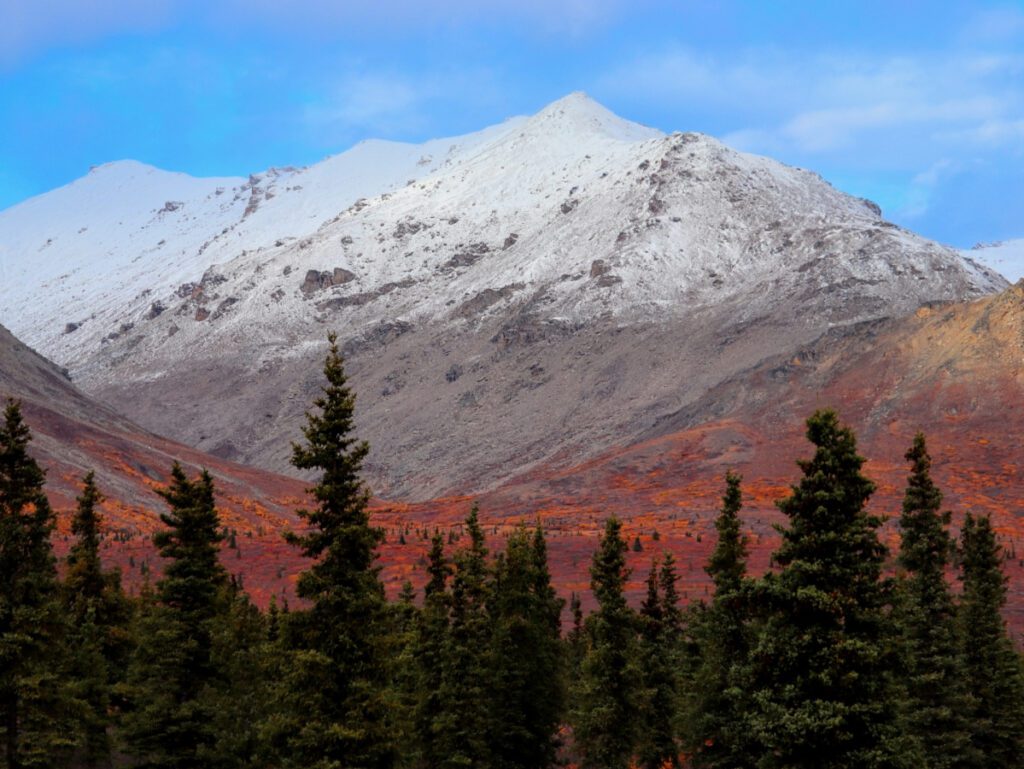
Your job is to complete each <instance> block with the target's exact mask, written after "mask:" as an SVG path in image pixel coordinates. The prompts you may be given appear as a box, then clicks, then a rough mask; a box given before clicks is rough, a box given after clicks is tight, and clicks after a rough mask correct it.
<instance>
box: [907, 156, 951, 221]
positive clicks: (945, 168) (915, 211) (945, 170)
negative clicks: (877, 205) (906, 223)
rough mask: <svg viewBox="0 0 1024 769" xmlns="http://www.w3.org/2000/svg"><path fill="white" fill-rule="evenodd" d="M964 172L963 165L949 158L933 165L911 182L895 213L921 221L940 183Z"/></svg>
mask: <svg viewBox="0 0 1024 769" xmlns="http://www.w3.org/2000/svg"><path fill="white" fill-rule="evenodd" d="M961 170H962V165H961V164H960V163H958V162H956V161H954V160H951V159H949V158H942V159H941V160H938V161H936V162H935V163H932V165H931V166H930V167H928V168H927V169H925V170H924V171H921V172H920V173H918V174H916V175H915V176H914V178H913V179H911V180H910V185H909V186H908V187H907V191H906V196H905V199H904V201H903V203H902V205H901V206H900V208H899V210H897V211H896V212H895V213H896V215H897V216H900V217H902V218H905V219H920V218H921V217H923V216H924V215H925V214H927V213H928V210H929V208H930V206H931V201H932V196H933V195H934V194H935V190H936V189H937V188H938V186H939V184H940V182H942V181H945V180H948V179H950V178H952V177H953V176H956V175H957V174H958V173H960V171H961Z"/></svg>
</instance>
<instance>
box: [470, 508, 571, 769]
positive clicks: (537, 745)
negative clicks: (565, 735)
mask: <svg viewBox="0 0 1024 769" xmlns="http://www.w3.org/2000/svg"><path fill="white" fill-rule="evenodd" d="M489 593H490V596H491V605H490V611H489V614H490V617H491V621H492V623H493V631H492V632H493V636H492V649H491V660H490V667H491V673H490V683H489V686H488V689H487V696H488V698H489V699H490V701H491V721H490V723H491V727H492V728H491V736H490V743H491V744H490V751H489V752H490V754H491V755H492V756H493V757H494V760H493V766H495V767H498V768H499V769H520V768H521V769H545V768H546V767H549V766H552V765H554V763H555V754H556V750H557V748H558V742H557V739H556V736H557V732H558V726H559V724H560V722H561V718H562V716H563V715H564V714H563V712H562V709H563V705H564V688H563V687H564V678H563V670H562V649H561V639H560V637H559V630H560V616H561V612H562V601H561V599H559V598H558V597H557V596H556V595H555V591H554V589H553V588H552V586H551V575H550V573H549V571H548V564H547V545H546V543H545V540H544V533H543V530H542V529H541V528H540V527H538V528H537V529H536V530H535V531H534V532H533V533H532V534H531V533H530V532H528V531H527V530H526V529H525V528H519V529H517V530H516V531H515V532H514V533H513V534H512V536H511V537H509V540H508V543H507V546H506V548H505V552H504V553H503V554H502V555H501V556H500V557H499V559H498V561H497V563H496V565H495V569H494V584H493V586H492V588H491V589H490V591H489Z"/></svg>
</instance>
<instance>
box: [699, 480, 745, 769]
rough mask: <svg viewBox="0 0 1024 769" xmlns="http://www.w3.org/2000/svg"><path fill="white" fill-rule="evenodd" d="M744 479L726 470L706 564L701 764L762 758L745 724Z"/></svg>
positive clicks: (735, 765) (738, 766)
mask: <svg viewBox="0 0 1024 769" xmlns="http://www.w3.org/2000/svg"><path fill="white" fill-rule="evenodd" d="M740 483H741V478H740V476H739V475H736V474H735V473H732V472H729V473H727V474H726V476H725V495H724V496H723V497H722V508H721V511H720V512H719V514H718V518H717V519H716V520H715V528H716V529H717V530H718V542H717V543H716V544H715V549H714V551H712V553H711V557H710V559H709V560H708V565H707V567H705V571H707V573H708V576H710V577H711V581H712V582H713V583H714V586H715V593H714V597H713V599H712V601H711V605H710V606H709V607H708V608H707V610H706V611H704V612H702V613H701V614H700V617H701V622H700V623H699V626H698V627H697V628H696V633H697V637H698V645H699V651H700V658H701V662H700V668H699V670H698V672H697V680H696V683H695V689H696V692H695V705H694V712H693V714H692V719H691V738H690V742H691V750H692V751H693V761H694V765H695V766H698V767H716V769H717V768H718V767H721V768H722V769H726V768H727V769H742V767H753V766H754V765H755V761H756V754H755V750H754V748H753V746H752V741H751V735H750V733H749V729H748V727H747V725H746V723H745V721H746V719H747V718H748V716H749V713H748V711H749V708H750V703H749V701H748V700H747V699H746V696H747V695H746V689H745V687H744V685H743V681H742V676H743V673H744V670H745V666H746V664H747V661H748V655H749V652H750V643H751V633H752V628H751V616H750V598H749V593H750V591H749V585H748V584H747V540H746V537H744V536H743V534H742V532H741V528H740V527H741V521H740V516H739V514H740V510H741V509H742V507H743V496H742V491H741V489H740Z"/></svg>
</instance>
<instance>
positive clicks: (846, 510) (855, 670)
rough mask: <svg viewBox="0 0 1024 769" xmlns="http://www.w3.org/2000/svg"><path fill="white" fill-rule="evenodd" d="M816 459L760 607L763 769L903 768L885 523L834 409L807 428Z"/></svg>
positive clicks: (793, 506)
mask: <svg viewBox="0 0 1024 769" xmlns="http://www.w3.org/2000/svg"><path fill="white" fill-rule="evenodd" d="M807 437H808V438H809V439H810V441H811V443H813V444H814V446H815V453H814V456H813V458H811V459H809V460H804V461H801V462H799V466H800V468H801V470H802V471H803V478H802V479H801V481H800V483H799V484H798V485H796V486H793V487H792V493H791V494H790V496H789V497H787V498H786V499H784V500H782V501H780V502H779V503H778V505H779V508H780V509H781V510H782V512H783V513H784V514H785V515H786V516H787V517H788V518H789V526H788V528H785V529H782V545H781V546H780V548H779V549H778V550H777V551H776V553H775V556H774V559H775V562H776V563H777V564H779V565H780V566H781V567H782V570H781V572H780V573H779V574H778V575H777V576H774V575H768V576H767V577H765V579H764V580H763V583H762V586H761V588H760V590H759V596H758V597H759V599H761V601H763V602H764V603H765V604H766V605H767V606H768V607H769V613H768V616H767V620H766V622H765V623H764V626H763V627H762V628H761V632H760V634H759V638H758V641H757V646H756V648H755V649H754V650H753V652H752V654H751V659H752V660H753V661H755V662H756V667H755V668H754V671H753V672H754V674H755V675H754V678H753V681H752V687H751V688H752V692H753V699H754V703H755V705H756V710H755V712H754V714H753V715H754V718H753V720H752V722H751V726H752V728H753V731H754V734H755V736H756V737H757V738H758V739H759V740H760V742H761V743H762V744H763V746H764V748H763V750H762V751H761V752H760V755H759V759H760V760H759V764H758V765H759V766H760V767H762V768H763V769H774V768H775V767H787V769H801V768H804V767H806V768H807V769H811V768H812V767H813V769H831V768H832V767H835V768H836V769H839V767H843V768H846V767H858V769H881V768H882V767H891V766H896V765H899V764H900V761H901V757H902V750H901V749H900V747H899V744H898V743H899V735H898V734H897V733H896V732H895V730H894V728H893V725H894V722H895V713H894V710H895V704H894V696H893V691H892V676H891V673H892V667H893V662H892V654H891V652H890V648H891V644H890V640H889V638H888V624H889V617H888V614H887V611H886V607H887V602H888V599H889V596H888V593H889V591H888V589H887V584H886V583H885V582H883V580H882V578H881V571H882V564H883V560H884V558H885V555H886V549H885V547H884V546H883V545H882V543H881V542H880V541H879V538H878V534H877V529H878V527H879V525H880V523H881V521H880V520H879V519H878V518H876V517H874V516H870V515H868V514H867V513H866V512H865V510H864V506H865V503H866V502H867V500H868V498H869V497H870V496H871V493H872V492H873V491H874V488H875V487H874V484H873V483H872V482H871V481H869V480H868V479H867V478H865V477H864V476H863V475H862V474H861V467H862V465H863V463H864V459H863V458H862V457H860V456H859V455H858V454H857V445H856V439H855V438H854V435H853V432H852V431H851V430H850V429H849V428H847V427H844V426H841V425H840V424H839V420H838V418H837V416H836V414H835V412H833V411H827V410H826V411H819V412H816V413H815V414H814V415H813V416H811V418H810V419H808V420H807Z"/></svg>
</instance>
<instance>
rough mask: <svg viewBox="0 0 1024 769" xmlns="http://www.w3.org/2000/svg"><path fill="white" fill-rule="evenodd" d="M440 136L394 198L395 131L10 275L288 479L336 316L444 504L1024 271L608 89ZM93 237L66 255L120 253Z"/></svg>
mask: <svg viewBox="0 0 1024 769" xmlns="http://www.w3.org/2000/svg"><path fill="white" fill-rule="evenodd" d="M428 145H429V146H431V147H434V148H435V150H436V151H432V152H424V151H423V148H424V147H426V146H428ZM428 145H417V146H409V145H394V146H392V145H388V146H389V151H392V150H394V149H395V146H398V147H399V148H400V151H401V153H402V157H401V162H398V163H396V165H395V166H394V167H393V168H392V171H389V172H388V173H390V174H391V175H390V176H388V173H383V172H381V173H376V175H375V176H374V179H375V182H374V183H375V184H377V187H376V188H374V189H376V190H377V192H376V194H374V195H372V196H365V197H355V196H356V195H357V194H359V193H358V192H357V191H356V190H357V187H358V189H359V191H365V190H367V189H369V188H366V187H359V185H360V184H362V181H360V180H361V179H362V178H363V177H362V176H359V173H362V172H363V171H366V172H367V173H369V171H371V170H373V169H371V168H368V167H367V166H366V164H365V163H363V160H365V157H371V156H372V157H376V155H374V151H375V148H376V149H379V146H378V145H359V146H357V147H356V148H354V149H353V150H350V151H349V153H344V154H343V155H341V156H335V157H334V158H332V159H329V160H328V161H325V163H328V164H332V165H330V167H327V166H324V165H323V164H320V165H318V166H314V167H310V168H309V169H302V170H295V169H277V170H273V171H272V172H271V171H268V172H266V173H264V174H262V175H253V176H251V177H250V178H249V179H248V180H247V181H246V182H244V183H243V184H241V185H237V186H236V187H235V188H234V189H231V188H225V189H224V190H223V191H222V193H221V194H220V195H217V194H216V190H214V191H213V192H209V191H206V192H204V193H203V194H200V196H199V197H198V198H197V199H190V200H186V201H174V200H168V201H166V202H165V203H163V204H162V205H161V207H157V204H156V203H152V204H146V206H148V207H145V208H146V210H145V211H144V216H143V218H142V219H141V220H140V221H139V222H136V224H135V225H134V226H135V229H131V227H132V226H133V225H131V223H128V224H123V225H122V226H123V227H125V228H128V229H130V232H128V234H127V235H125V234H119V232H120V231H119V230H117V229H116V227H114V226H113V225H110V226H107V227H104V228H102V229H103V230H104V232H108V231H109V232H111V233H113V234H111V235H110V237H111V245H110V248H111V249H112V250H113V252H114V256H113V257H110V258H109V259H107V258H106V257H104V259H106V263H108V264H113V265H114V266H115V267H116V269H114V270H113V271H112V272H111V271H108V272H107V273H102V274H96V272H95V269H94V272H93V274H91V275H88V276H86V277H89V278H90V279H91V282H88V281H86V282H85V283H83V281H82V280H81V279H80V278H79V277H77V276H76V275H75V274H74V273H73V271H71V270H69V269H68V265H67V264H66V263H64V262H62V261H61V260H57V261H58V263H59V264H60V266H59V268H58V269H57V270H55V271H56V272H59V273H60V274H59V275H55V276H50V277H49V281H48V282H47V281H46V280H38V279H37V284H36V285H32V281H22V282H20V283H19V282H18V281H17V280H14V281H11V280H9V281H7V283H6V286H5V287H0V293H2V294H3V296H0V299H2V300H3V302H2V304H0V306H3V307H5V308H6V310H5V311H6V312H8V313H10V314H11V316H12V317H13V318H14V319H15V320H16V321H17V329H24V330H25V332H26V333H28V334H30V337H29V341H30V342H33V343H36V344H38V345H39V346H40V347H41V349H42V350H43V351H44V352H45V353H46V354H47V355H49V356H51V357H54V358H56V359H57V360H58V361H59V362H60V363H61V364H62V365H66V366H67V367H68V368H69V369H70V371H71V373H72V375H73V376H74V377H75V380H76V381H77V382H78V383H79V384H81V386H83V387H84V388H85V389H86V390H87V391H88V392H90V393H92V394H93V395H96V396H98V397H99V398H101V399H102V400H104V401H106V402H107V403H110V404H116V405H117V407H118V408H119V409H123V410H124V411H125V412H126V413H127V414H128V415H129V416H130V417H131V418H132V419H134V420H135V421H137V422H140V423H142V424H144V425H145V426H147V427H148V428H150V429H152V430H154V431H156V432H159V433H163V434H169V435H171V436H172V437H174V438H176V439H179V440H182V441H184V442H186V443H188V444H190V445H193V446H197V447H199V448H201V449H203V450H206V451H211V452H213V453H215V454H217V455H219V456H222V457H225V458H229V459H235V460H241V461H244V462H252V463H256V464H259V465H261V466H263V467H267V468H271V469H274V470H278V471H287V470H288V466H287V459H288V456H287V446H288V438H290V436H292V435H294V434H295V431H296V428H297V424H298V421H299V420H300V419H301V417H302V412H303V409H304V408H305V405H306V404H307V403H308V402H309V401H310V398H311V396H312V395H314V394H315V392H316V384H315V383H316V375H317V373H318V371H319V365H318V364H319V360H320V358H322V355H323V352H324V344H325V342H324V339H325V337H326V332H327V330H328V329H332V328H333V329H336V330H338V331H339V333H340V336H341V338H342V340H343V342H344V349H345V352H346V356H347V358H348V364H349V370H350V372H351V375H352V377H353V383H354V385H355V387H356V390H357V392H359V393H360V406H361V408H360V411H359V429H360V431H361V432H362V433H363V434H365V435H366V437H368V438H369V440H370V443H371V445H372V446H373V447H374V450H373V453H372V454H371V457H370V465H369V470H370V473H371V480H372V481H373V484H374V486H375V487H376V488H377V489H378V490H379V491H381V493H383V494H385V495H386V496H390V497H396V498H402V499H425V498H430V497H433V496H437V495H439V494H452V493H459V492H466V491H471V490H484V489H487V488H491V487H495V486H497V485H500V483H501V482H502V481H503V480H504V479H507V478H509V477H512V476H514V475H515V474H517V473H520V472H524V471H526V470H528V469H529V468H531V467H534V466H539V465H543V464H544V463H551V462H554V463H556V464H566V465H571V464H573V463H574V462H577V461H580V460H584V459H586V457H588V456H591V455H594V454H596V453H599V452H600V451H602V450H604V449H607V448H609V447H612V446H616V445H622V444H623V443H628V442H630V441H633V440H638V439H640V437H641V436H643V435H644V434H646V433H647V431H649V430H650V429H651V427H652V425H654V424H656V423H658V421H659V420H661V419H664V418H665V416H666V415H669V414H672V413H674V412H677V411H678V410H679V409H680V408H683V407H685V406H686V405H687V404H691V403H701V402H703V400H702V398H703V395H704V394H705V393H707V392H710V391H712V390H713V389H714V388H715V387H716V386H717V385H718V384H719V383H720V382H723V381H727V380H729V379H730V378H731V377H735V376H737V375H740V374H741V373H742V372H743V371H746V370H749V369H751V368H752V367H754V366H756V365H757V364H758V363H759V362H760V361H761V360H763V359H765V358H766V357H770V356H772V355H778V354H784V353H786V352H787V351H795V350H796V349H797V348H798V347H799V346H800V345H804V344H807V343H810V342H812V341H813V340H815V339H817V338H819V337H820V336H821V335H822V334H824V333H826V332H827V331H828V330H829V329H832V328H840V327H846V326H852V325H856V324H858V323H861V322H863V321H867V320H872V319H879V318H887V317H895V316H899V315H902V314H907V313H911V312H913V311H914V310H915V309H916V308H917V307H919V306H920V305H922V304H925V303H928V302H934V301H957V300H963V299H970V298H974V297H978V296H982V295H985V294H987V293H991V292H993V291H996V290H998V289H1001V288H1003V287H1004V286H1005V285H1006V283H1005V281H1004V280H1003V279H1002V278H1001V277H1000V276H998V275H996V274H995V273H993V272H991V271H988V270H986V269H985V268H984V267H982V266H980V265H978V264H976V263H974V262H971V261H970V260H967V259H965V258H963V257H962V256H961V255H960V254H959V253H957V252H955V251H953V250H951V249H948V248H945V247H943V246H940V245H938V244H934V243H931V242H930V241H927V240H926V239H923V238H921V237H919V236H917V235H914V234H913V233H910V232H908V231H906V230H903V229H902V228H899V227H897V226H895V225H892V224H891V223H889V222H886V221H885V220H884V219H883V218H882V216H881V212H880V211H879V209H878V207H877V206H874V205H873V204H871V203H870V202H869V201H864V200H861V199H858V198H854V197H852V196H849V195H845V194H844V193H841V192H839V191H838V190H835V189H834V188H832V187H831V186H830V185H829V184H828V183H827V182H825V181H824V180H822V179H821V177H819V176H817V175H816V174H813V173H811V172H808V171H804V170H801V169H794V168H789V167H787V166H784V165H782V164H780V163H777V162H776V161H772V160H770V159H768V158H761V157H758V156H752V155H745V154H743V153H739V152H736V151H734V150H731V149H729V148H728V147H726V146H725V145H723V144H721V143H720V142H718V141H717V140H715V139H712V138H711V137H707V136H704V135H701V134H693V133H674V134H669V135H665V134H662V133H661V132H658V131H655V130H654V129H648V128H645V127H642V126H637V125H636V124H631V123H629V122H628V121H624V120H622V119H621V118H617V117H616V116H614V115H612V113H610V112H608V111H607V110H605V109H604V108H603V107H600V105H597V104H596V103H595V102H593V101H592V100H590V99H588V98H587V97H585V96H584V95H582V94H572V95H570V96H569V97H566V98H565V99H562V100H560V101H558V102H555V103H553V104H552V105H549V106H548V107H546V108H545V109H543V110H541V111H540V112H539V113H537V114H536V115H534V116H532V117H529V118H515V119H512V120H510V121H506V122H505V123H502V124H500V125H499V126H495V127H492V128H490V129H484V130H483V131H481V132H477V133H476V134H471V135H469V136H468V137H456V138H455V139H448V140H438V142H435V143H433V144H431V143H428ZM360 147H362V149H361V150H360ZM396 151H397V150H396ZM368 152H369V153H370V154H369V155H366V153H368ZM352 153H355V155H353V154H352ZM360 153H363V155H365V157H364V158H363V160H361V159H360ZM339 164H341V165H344V166H345V168H347V169H348V171H346V172H345V173H349V172H351V173H350V176H345V177H344V178H343V179H340V177H339V178H335V176H334V174H336V173H337V169H338V168H339V167H341V166H339ZM345 164H348V165H345ZM410 164H412V165H410ZM409 168H416V169H418V170H419V171H420V172H421V173H420V174H419V175H417V176H415V177H412V178H409V179H402V178H401V177H402V176H404V175H406V174H407V173H408V169H409ZM396 169H397V170H396ZM357 172H359V173H357ZM318 173H320V174H323V175H324V176H323V179H322V180H321V181H322V182H323V184H322V185H321V186H317V183H311V182H310V180H314V181H315V179H316V177H317V174H318ZM331 179H334V180H335V182H336V183H334V182H330V180H331ZM339 179H340V180H339ZM351 179H354V180H355V181H352V184H351V185H350V186H348V187H345V185H344V184H343V183H342V182H345V180H351ZM399 180H401V181H399ZM329 182H330V183H329ZM332 185H333V186H332ZM296 187H301V189H296ZM327 188H330V194H327V193H325V192H324V189H327ZM153 195H154V196H155V197H154V198H153V199H154V200H157V201H158V200H160V199H161V198H163V197H166V196H165V195H163V194H162V192H161V191H160V190H159V189H157V190H153ZM352 198H355V199H354V200H353V199H352ZM179 204H180V205H179ZM107 205H108V207H110V208H111V209H112V210H113V211H114V212H115V214H116V210H117V205H116V201H115V200H113V199H112V200H109V201H107ZM339 207H340V208H339ZM8 214H9V212H4V213H3V214H0V248H3V247H4V246H3V244H4V243H5V242H7V243H10V242H11V241H10V238H9V236H5V235H4V233H5V232H6V233H10V232H11V229H12V228H17V225H18V222H17V217H13V216H10V215H8ZM5 215H6V218H5ZM110 221H115V219H111V220H110ZM121 221H122V222H123V221H125V220H123V219H122V220H121ZM76 224H77V222H67V223H66V225H67V226H66V229H67V230H68V231H73V235H74V236H77V234H78V233H77V230H76ZM300 225H301V226H300ZM5 228H6V229H5ZM18 232H19V233H20V236H21V237H22V239H23V240H25V239H30V235H29V234H26V232H27V230H26V228H25V227H21V228H20V229H19V230H18ZM5 237H7V238H8V239H7V240H6V241H5ZM41 237H42V235H41V234H36V235H31V238H35V240H39V239H40V238H41ZM68 238H71V239H72V244H71V245H70V246H61V247H62V248H64V249H65V251H64V252H61V253H66V254H67V257H68V260H70V261H74V260H77V261H78V262H79V264H80V265H83V264H84V265H85V266H82V267H81V269H82V270H84V271H85V272H86V273H88V271H89V270H88V268H90V267H92V268H95V264H96V262H97V259H96V258H95V256H90V254H89V253H87V252H85V251H83V250H82V249H78V248H77V247H76V246H75V244H74V242H73V237H72V235H67V236H65V239H68ZM158 238H160V240H162V241H163V243H164V245H163V246H162V247H161V249H157V250H154V247H153V243H154V241H155V242H157V243H159V242H160V241H159V240H158ZM46 242H47V241H44V242H43V244H44V245H45V244H46ZM53 246H54V243H52V242H51V243H50V244H49V246H47V247H48V248H49V247H53ZM44 250H45V249H44ZM172 252H173V253H174V254H179V252H180V254H183V256H181V258H180V259H179V258H178V257H177V256H173V257H172ZM6 253H11V249H10V248H8V250H7V252H6ZM115 257H116V258H115ZM38 262H39V259H38V258H33V259H29V258H26V257H22V258H21V259H19V260H18V265H17V266H18V268H19V269H20V270H21V273H20V274H22V275H24V274H32V275H35V274H37V273H38V272H40V271H41V268H40V267H39V264H38ZM120 269H123V270H125V275H119V274H118V272H117V270H120ZM119 280H120V281H121V282H118V281H119ZM709 408H711V407H709ZM712 410H713V408H712ZM706 416H713V414H712V413H710V412H709V413H708V414H707V415H706Z"/></svg>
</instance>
